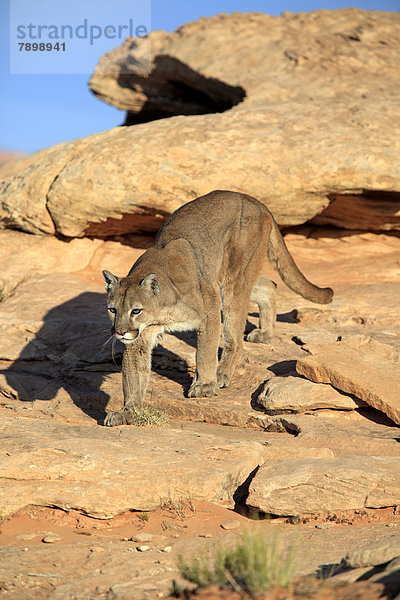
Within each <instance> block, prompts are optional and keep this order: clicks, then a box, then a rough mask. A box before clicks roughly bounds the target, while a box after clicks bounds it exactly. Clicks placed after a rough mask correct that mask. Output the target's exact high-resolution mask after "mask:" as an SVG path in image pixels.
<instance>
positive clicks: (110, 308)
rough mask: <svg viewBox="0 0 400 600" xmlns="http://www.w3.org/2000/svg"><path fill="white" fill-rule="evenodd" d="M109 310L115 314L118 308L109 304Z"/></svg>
mask: <svg viewBox="0 0 400 600" xmlns="http://www.w3.org/2000/svg"><path fill="white" fill-rule="evenodd" d="M107 308H108V312H110V313H112V314H113V315H115V313H116V312H117V309H116V308H113V307H112V306H108V307H107Z"/></svg>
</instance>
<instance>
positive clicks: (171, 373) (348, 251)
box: [0, 9, 400, 600]
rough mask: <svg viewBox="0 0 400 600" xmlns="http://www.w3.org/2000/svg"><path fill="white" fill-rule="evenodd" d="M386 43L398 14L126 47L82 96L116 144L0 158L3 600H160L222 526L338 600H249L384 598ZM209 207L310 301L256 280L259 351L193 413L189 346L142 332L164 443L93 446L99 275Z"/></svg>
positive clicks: (154, 436)
mask: <svg viewBox="0 0 400 600" xmlns="http://www.w3.org/2000/svg"><path fill="white" fill-rule="evenodd" d="M399 37H400V20H399V14H398V13H383V12H377V11H360V10H357V9H346V10H339V11H316V12H313V13H307V14H298V15H293V14H290V13H285V14H284V15H282V16H281V17H269V16H268V15H264V14H261V13H259V14H247V15H243V14H241V13H234V14H233V15H218V16H215V17H212V18H210V19H199V20H198V21H197V22H194V23H189V24H186V25H185V26H183V27H181V28H179V29H178V30H177V31H176V32H174V33H171V34H168V33H166V32H152V33H151V35H150V37H149V38H145V39H139V40H133V39H132V38H130V39H128V40H127V41H126V42H125V43H124V44H122V45H121V46H119V47H118V48H116V49H115V50H114V51H113V52H111V53H108V54H107V55H106V56H104V57H102V58H101V60H100V61H99V64H98V66H97V67H96V70H95V73H94V74H93V76H92V78H91V81H90V87H91V90H92V91H93V93H95V94H96V95H97V96H98V97H99V98H102V99H104V100H106V101H107V102H110V103H111V104H114V105H115V106H117V107H118V108H120V109H123V110H126V111H127V117H126V124H127V125H129V126H126V127H120V128H115V129H112V130H110V131H107V132H102V133H99V134H95V135H92V136H88V137H87V138H82V139H79V140H75V141H72V142H68V143H65V144H60V145H58V146H55V147H52V148H47V149H45V150H42V151H41V152H39V153H37V154H35V155H32V156H29V157H26V158H22V159H21V160H18V161H14V162H6V158H7V157H4V156H0V162H6V164H3V166H1V170H0V179H1V187H0V192H1V203H0V255H1V256H2V259H3V260H2V261H1V265H0V428H1V432H2V436H1V439H0V453H1V460H0V482H1V484H0V511H1V512H0V517H1V521H2V523H1V533H0V557H1V559H0V594H1V596H2V597H4V598H5V599H7V600H8V599H9V600H20V599H23V600H30V599H32V600H45V599H47V598H49V599H57V598H60V599H61V598H63V599H64V598H71V599H72V598H75V599H78V600H86V599H88V598H93V599H94V598H96V600H113V599H119V600H123V599H125V600H135V599H137V600H153V599H155V598H162V597H165V596H167V595H168V594H169V592H170V591H171V585H172V580H174V579H175V580H177V581H178V583H179V584H183V582H182V579H181V578H180V575H179V572H178V569H177V557H178V555H179V554H184V555H185V556H186V557H188V558H190V556H191V555H198V554H199V553H201V552H208V553H212V552H213V551H214V550H213V549H214V548H215V544H216V543H220V542H223V543H226V544H229V543H231V542H233V541H234V540H235V539H237V537H238V535H239V534H240V533H241V532H242V531H244V530H249V531H256V530H260V531H261V532H262V533H263V534H265V536H267V537H270V538H271V539H273V538H274V536H277V537H279V539H280V540H281V542H282V545H283V546H290V545H292V544H295V545H296V546H297V548H298V558H297V571H298V573H299V575H301V576H302V575H307V574H314V575H315V574H316V573H317V572H320V573H321V572H322V573H324V574H325V575H326V574H328V575H332V577H330V581H331V583H332V585H334V586H336V585H339V584H343V585H349V586H350V587H341V588H340V590H339V588H337V589H336V588H335V590H334V591H332V589H333V588H330V587H329V586H328V584H326V585H327V586H328V587H325V583H324V582H323V583H322V584H321V583H316V582H315V579H313V580H312V582H313V583H305V580H304V578H302V579H301V580H299V582H298V583H296V585H295V587H294V588H293V589H292V590H291V591H289V592H286V591H282V590H274V592H273V593H272V595H270V597H269V598H270V600H278V598H279V599H280V600H284V599H285V600H289V599H292V598H295V597H298V596H299V594H300V595H301V594H302V595H303V597H304V594H306V595H307V594H308V596H309V597H315V598H316V599H317V598H319V600H331V598H332V599H333V598H335V599H336V600H338V599H340V600H348V599H349V598H351V600H354V599H357V598H359V600H375V599H376V598H378V597H381V598H387V599H390V600H392V599H393V598H395V597H396V594H398V593H399V591H400V589H399V588H400V585H399V558H398V557H399V555H400V542H399V528H400V514H399V506H400V467H399V454H400V446H399V440H400V436H399V425H400V399H399V398H400V396H399V390H400V336H399V333H400V327H399V323H400V277H399V276H400V237H399V229H400V210H399V207H400V195H399V194H400V172H399V165H400V163H399V160H398V156H399V143H400V142H399V139H400V138H399V136H398V133H397V130H396V128H395V127H394V126H393V124H394V123H396V122H397V121H398V118H399V115H398V112H399V104H398V98H397V96H396V94H397V89H398V64H399V56H398V55H399V48H400V45H399ZM149 40H150V44H149ZM165 117H170V118H165ZM132 125H134V126H132ZM213 189H232V190H235V191H240V192H245V193H249V194H252V195H254V196H255V197H257V198H258V199H259V200H261V201H262V202H265V203H266V204H267V205H268V206H269V208H270V209H271V210H272V212H273V214H274V216H275V217H276V219H277V222H278V224H279V225H280V226H281V227H282V228H283V230H284V232H285V238H286V242H287V245H288V247H289V249H290V251H291V252H292V254H293V256H294V257H295V259H296V261H297V263H298V265H299V267H300V268H301V270H302V271H303V272H304V273H305V274H306V276H307V277H308V278H309V279H310V280H311V281H313V283H316V284H318V285H320V286H331V287H333V288H334V291H335V296H334V300H333V302H332V304H330V305H324V306H317V305H313V304H311V303H310V302H307V301H305V300H303V299H301V298H299V297H298V296H296V295H295V294H294V293H292V292H291V291H289V290H288V289H287V288H286V287H285V286H284V285H283V284H281V283H280V282H278V315H277V322H276V334H275V337H274V338H273V340H272V342H271V343H270V344H268V345H262V344H251V343H247V342H244V352H243V360H242V363H241V364H240V365H239V367H238V368H237V370H236V373H235V376H234V378H233V381H232V384H231V386H230V387H229V388H228V389H224V390H221V391H220V393H219V396H218V397H216V398H210V399H188V398H186V397H185V394H186V392H187V390H188V387H189V384H190V381H191V377H192V375H193V371H194V356H195V345H196V339H195V336H194V335H192V334H181V335H166V336H165V337H164V339H163V341H162V343H161V344H160V346H158V347H157V348H156V349H155V351H154V356H153V365H152V374H151V380H150V385H149V389H148V392H147V396H146V399H145V404H146V406H152V407H157V408H158V409H160V410H161V411H163V412H164V413H165V414H166V415H167V417H168V419H169V421H168V424H167V425H165V426H164V427H162V428H158V429H157V428H147V429H146V428H143V427H141V428H140V427H134V426H121V427H115V428H105V427H103V426H102V423H103V420H104V417H105V415H106V412H107V411H110V410H115V409H118V408H119V407H120V406H121V404H122V389H121V373H120V370H121V369H120V364H121V352H122V348H121V347H120V346H118V345H117V344H116V345H115V346H113V345H112V344H111V340H110V324H109V321H108V318H107V315H106V311H105V293H104V283H103V280H102V277H101V270H102V269H108V270H111V271H112V272H113V273H116V274H118V275H124V274H126V273H127V272H128V270H129V268H130V266H131V265H132V263H133V262H134V261H135V260H136V259H137V258H138V257H139V256H140V255H141V253H142V252H143V251H144V250H145V249H146V248H147V247H149V246H150V245H151V243H152V239H153V238H152V235H153V234H154V232H155V231H157V229H158V228H159V226H160V225H161V224H162V223H163V222H164V221H165V219H166V218H167V217H168V215H169V214H170V213H171V212H172V211H173V210H175V209H176V208H178V207H179V206H181V205H182V204H183V203H184V202H187V201H189V200H192V199H194V198H195V197H196V196H199V195H201V194H203V193H207V192H209V191H211V190H213ZM146 232H147V233H146ZM265 275H267V276H269V277H270V278H272V279H275V280H277V275H276V273H274V272H273V270H272V268H271V267H269V266H268V265H266V267H265ZM256 323H257V314H256V307H255V306H250V307H249V320H248V324H247V329H248V330H250V329H252V328H253V327H254V326H255V325H256ZM359 548H360V549H359ZM344 557H346V558H344ZM343 558H344V560H343V562H341V560H342V559H343ZM340 562H341V567H340V568H338V567H337V565H338V564H339V563H340ZM335 565H336V566H335ZM333 575H334V576H333ZM307 581H308V582H309V581H310V580H308V579H307ZM349 582H350V583H349ZM296 586H297V587H296ZM304 586H305V587H304ZM307 586H308V587H307ZM338 590H339V591H338ZM297 592H298V593H297ZM204 593H205V594H206V595H204V596H203V597H204V598H207V597H208V598H217V597H220V598H228V597H230V598H232V599H233V598H234V594H235V593H236V592H234V593H233V595H232V594H230V596H229V595H228V596H227V595H226V591H221V590H216V589H214V590H211V591H210V590H209V591H207V592H204ZM188 594H189V592H188ZM397 600H399V597H397Z"/></svg>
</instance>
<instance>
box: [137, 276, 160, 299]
mask: <svg viewBox="0 0 400 600" xmlns="http://www.w3.org/2000/svg"><path fill="white" fill-rule="evenodd" d="M140 287H141V288H142V289H144V290H146V292H152V293H153V294H155V295H156V296H157V294H158V293H159V291H160V285H159V283H158V277H157V275H156V274H155V273H150V275H147V277H145V278H144V279H142V281H141V282H140Z"/></svg>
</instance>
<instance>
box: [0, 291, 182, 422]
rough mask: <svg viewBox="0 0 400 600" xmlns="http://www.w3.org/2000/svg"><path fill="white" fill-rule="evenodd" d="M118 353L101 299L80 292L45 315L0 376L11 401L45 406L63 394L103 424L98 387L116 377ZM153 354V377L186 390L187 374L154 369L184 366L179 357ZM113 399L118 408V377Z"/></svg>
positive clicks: (105, 398) (103, 402)
mask: <svg viewBox="0 0 400 600" xmlns="http://www.w3.org/2000/svg"><path fill="white" fill-rule="evenodd" d="M26 330H28V326H26ZM21 335H23V334H21ZM122 353H123V345H122V344H121V343H119V342H116V343H113V338H111V325H110V321H109V319H108V317H107V314H106V294H101V293H96V292H83V293H82V294H79V295H78V296H76V297H75V298H72V299H71V300H68V301H66V302H63V303H62V304H59V305H58V306H55V307H54V308H52V309H50V310H49V311H48V313H47V314H46V316H45V318H44V321H43V325H42V326H41V328H40V329H39V330H38V331H37V333H36V334H35V336H34V338H32V339H31V340H30V341H29V342H28V343H27V344H26V345H25V346H24V347H23V349H22V350H21V352H20V354H19V356H18V358H17V359H16V360H14V361H13V363H12V364H11V365H10V366H9V367H8V368H7V369H2V370H0V373H1V374H2V375H4V376H5V378H6V381H7V384H8V387H9V391H8V393H10V395H11V396H13V397H14V398H17V399H19V400H21V401H23V402H33V401H44V402H46V401H51V400H54V399H57V396H58V395H60V391H62V390H64V391H65V392H66V393H67V394H68V395H69V397H70V398H71V400H72V401H73V402H74V404H75V405H76V406H77V407H78V408H79V409H80V410H82V411H83V412H84V413H86V414H87V415H88V416H90V417H91V418H93V419H95V420H96V421H97V422H98V423H102V422H103V420H104V417H105V415H106V410H105V409H106V407H107V404H108V402H109V400H110V395H109V394H108V393H106V392H105V391H104V390H102V385H103V384H104V382H105V381H106V380H107V378H108V377H109V375H110V374H112V373H115V372H116V371H121V359H122ZM154 354H156V358H155V360H153V365H152V370H153V371H155V372H157V373H159V375H162V376H164V377H166V378H168V379H171V380H174V381H176V382H179V383H180V384H181V385H182V388H184V389H185V388H186V387H188V384H189V375H188V374H187V373H182V372H176V371H175V369H174V368H172V369H170V368H168V366H169V365H168V366H167V368H165V367H164V365H161V369H160V368H159V365H158V364H157V363H158V362H159V360H160V358H162V360H167V361H168V363H171V362H172V363H177V362H180V363H182V362H184V361H182V360H181V359H180V357H179V356H177V355H176V354H175V353H173V352H171V351H170V350H167V349H165V348H164V347H162V346H158V347H157V348H155V352H153V356H154ZM117 393H118V399H119V400H120V403H121V406H122V403H123V394H122V377H121V381H120V383H119V388H118V392H117ZM62 402H63V398H62V395H60V398H59V403H62ZM57 405H58V404H57Z"/></svg>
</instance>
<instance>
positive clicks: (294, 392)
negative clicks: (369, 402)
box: [257, 375, 359, 415]
mask: <svg viewBox="0 0 400 600" xmlns="http://www.w3.org/2000/svg"><path fill="white" fill-rule="evenodd" d="M257 402H258V404H260V405H261V406H263V407H264V408H265V409H266V412H267V414H270V415H271V414H279V413H282V412H306V411H310V410H318V409H321V408H331V409H341V410H354V409H355V408H358V406H359V405H358V404H357V403H356V402H355V401H354V400H353V399H352V398H351V397H350V396H346V395H345V394H341V393H340V392H338V391H337V390H335V389H334V388H333V387H332V386H330V385H324V384H316V383H312V382H311V381H309V380H307V379H302V378H300V377H293V376H291V375H289V376H287V377H272V378H271V379H269V380H267V381H266V382H265V384H264V388H263V390H262V391H261V393H260V394H259V395H258V396H257Z"/></svg>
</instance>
